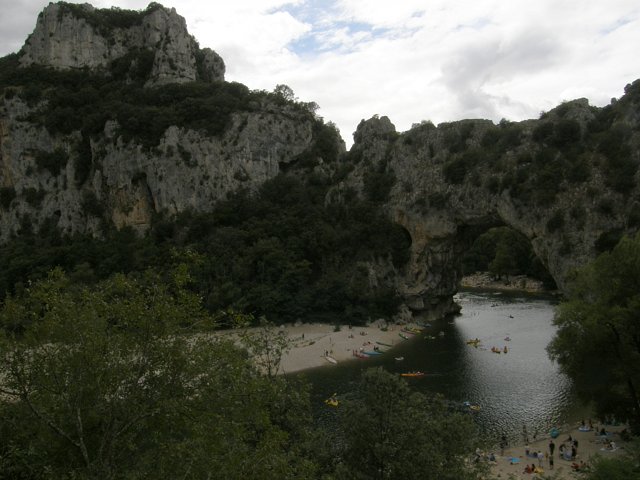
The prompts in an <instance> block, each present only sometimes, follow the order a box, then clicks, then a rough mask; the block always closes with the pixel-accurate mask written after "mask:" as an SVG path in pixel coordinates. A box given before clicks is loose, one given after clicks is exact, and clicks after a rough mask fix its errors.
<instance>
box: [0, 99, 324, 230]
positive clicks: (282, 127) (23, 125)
mask: <svg viewBox="0 0 640 480" xmlns="http://www.w3.org/2000/svg"><path fill="white" fill-rule="evenodd" d="M30 111H32V109H30V108H29V107H28V106H27V105H26V104H25V103H24V102H22V101H21V100H20V99H19V98H17V97H15V98H13V99H11V100H5V102H4V105H3V107H2V108H1V109H0V186H1V187H2V188H3V190H4V191H5V192H13V197H14V198H13V199H12V200H10V202H8V203H5V204H4V205H3V206H0V241H6V240H7V239H8V238H9V237H10V236H11V235H15V234H19V232H20V231H21V229H23V228H24V227H25V224H29V225H31V226H32V228H34V229H35V230H36V231H37V230H38V229H39V228H41V226H42V225H43V224H45V223H46V222H50V221H53V222H54V224H55V225H57V227H58V228H59V229H60V230H61V231H62V232H64V233H67V234H72V233H75V232H79V233H83V232H96V233H97V232H98V231H99V228H100V225H101V220H102V219H109V220H111V221H113V223H114V224H115V225H116V226H117V227H123V226H126V225H130V226H134V227H136V228H138V229H139V230H141V231H144V230H146V229H147V228H148V226H149V224H150V222H151V218H152V216H153V215H154V214H157V213H164V214H168V215H171V214H175V213H179V212H183V211H186V210H193V211H203V210H207V209H210V208H211V207H212V205H213V203H214V202H215V201H216V200H219V199H221V198H225V196H226V195H227V194H228V193H229V192H232V191H235V190H238V189H240V188H248V189H255V188H257V186H259V185H260V184H262V183H263V182H264V181H265V180H267V179H269V178H272V177H274V176H276V175H277V174H278V173H279V171H280V169H281V167H282V166H284V165H286V164H288V163H291V162H292V161H293V160H294V159H295V158H296V157H297V156H298V155H299V154H301V153H302V152H304V151H305V150H307V149H308V148H309V146H310V145H311V144H312V142H313V121H312V118H310V117H309V115H304V114H302V113H300V112H299V111H291V110H289V109H288V108H287V107H286V106H284V107H274V106H270V107H267V106H265V107H264V109H262V110H260V111H258V112H237V113H235V114H233V115H232V117H231V121H230V124H229V125H228V127H227V128H226V129H225V131H224V133H223V134H222V135H221V136H213V137H212V136H207V135H206V134H204V133H202V132H198V131H194V130H189V129H182V128H178V127H170V128H169V129H167V130H166V132H165V133H164V135H163V136H162V138H161V140H160V142H159V144H158V145H157V146H156V147H154V148H146V147H143V146H142V145H140V144H139V143H137V142H136V141H133V140H131V141H125V140H124V139H123V137H122V136H121V135H119V134H118V133H117V132H118V125H117V123H116V122H113V121H111V122H108V123H107V124H106V125H105V128H104V132H103V133H102V135H96V136H94V137H92V139H91V141H90V144H89V145H88V148H89V152H84V153H83V154H84V155H87V154H88V155H90V156H91V163H92V165H93V167H92V169H91V172H90V177H89V179H88V180H87V181H86V182H85V183H83V184H82V185H78V184H77V182H76V180H75V179H76V178H77V169H78V156H79V155H80V154H81V153H79V146H80V145H81V141H82V137H81V135H80V132H74V133H72V134H70V135H52V134H50V133H49V132H48V131H47V129H46V128H44V127H43V126H40V125H37V124H34V123H32V122H29V121H26V120H25V118H27V117H28V115H29V112H30ZM56 158H57V159H58V160H57V161H58V163H57V164H55V163H54V164H53V165H51V162H53V161H54V160H56ZM48 160H49V163H48Z"/></svg>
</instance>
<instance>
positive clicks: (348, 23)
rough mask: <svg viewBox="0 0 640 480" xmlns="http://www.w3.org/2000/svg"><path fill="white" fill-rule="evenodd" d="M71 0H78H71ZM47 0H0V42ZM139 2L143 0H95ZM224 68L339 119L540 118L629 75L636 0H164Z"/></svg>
mask: <svg viewBox="0 0 640 480" xmlns="http://www.w3.org/2000/svg"><path fill="white" fill-rule="evenodd" d="M72 1H74V3H83V2H77V1H75V0H72ZM48 3H49V2H47V1H46V0H0V55H5V54H7V53H10V52H15V51H17V50H18V49H19V48H20V46H21V45H22V44H23V43H24V41H25V39H26V37H27V36H28V35H29V34H30V33H31V32H32V31H33V28H34V26H35V23H36V17H37V15H38V12H39V11H41V10H42V9H43V8H44V7H45V6H46V5H47V4H48ZM91 3H93V5H94V6H96V7H100V8H105V7H111V6H117V7H120V8H130V9H136V10H137V9H143V8H145V7H146V6H147V4H148V3H149V2H148V1H142V0H93V2H91ZM160 3H162V4H163V5H165V6H167V7H175V8H176V10H177V11H178V13H179V14H180V15H182V16H183V17H185V18H186V20H187V26H188V28H189V32H190V33H191V34H192V35H194V36H195V38H196V39H197V40H198V41H199V42H200V45H201V46H202V47H210V48H212V49H213V50H215V51H217V52H218V53H219V54H220V55H221V56H222V58H223V59H224V61H225V63H226V67H227V74H226V79H227V80H229V81H237V82H241V83H244V84H245V85H247V86H248V87H249V88H251V89H266V90H273V88H274V87H275V86H276V85H277V84H281V83H284V84H287V85H289V86H290V87H291V88H292V89H293V91H294V92H295V94H296V96H297V97H299V99H300V100H302V101H305V102H310V101H315V102H316V103H318V104H319V105H320V110H319V112H318V113H319V114H320V115H322V116H323V117H324V118H325V120H326V121H333V122H334V123H336V124H337V125H338V127H339V128H340V131H341V133H342V137H343V138H344V139H345V141H346V142H347V144H348V145H350V144H351V143H352V133H353V132H354V131H355V129H356V126H357V125H358V123H359V122H360V120H361V119H363V118H370V117H371V116H372V115H374V114H379V115H381V116H382V115H386V116H388V117H389V118H390V119H391V121H392V122H393V123H394V124H395V125H396V128H397V129H398V130H399V131H404V130H407V129H409V128H410V127H411V125H412V124H413V123H418V122H420V121H422V120H431V121H433V122H434V123H436V124H437V123H440V122H445V121H453V120H460V119H463V118H488V119H491V120H494V121H499V120H500V119H501V118H506V119H508V120H523V119H526V118H537V117H538V116H539V114H540V112H541V111H546V110H549V109H551V108H553V107H554V106H556V105H558V104H559V103H561V102H562V101H564V100H572V99H575V98H580V97H586V98H588V99H589V101H590V103H591V104H592V105H597V106H603V105H605V104H607V103H609V101H610V100H611V98H612V97H620V96H621V95H622V94H623V89H624V86H625V85H626V84H627V83H630V82H632V81H633V80H635V79H637V78H640V54H639V52H640V1H638V0H582V1H575V0H571V1H568V0H525V1H523V0H461V1H456V0H394V1H389V0H294V1H286V0H209V1H202V0H165V1H161V2H160Z"/></svg>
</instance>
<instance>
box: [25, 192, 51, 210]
mask: <svg viewBox="0 0 640 480" xmlns="http://www.w3.org/2000/svg"><path fill="white" fill-rule="evenodd" d="M22 196H23V197H24V199H25V200H26V202H27V203H28V204H29V205H31V206H32V207H33V208H37V207H39V206H40V205H41V204H42V200H43V199H44V196H45V191H44V190H42V189H36V188H26V189H24V190H23V191H22Z"/></svg>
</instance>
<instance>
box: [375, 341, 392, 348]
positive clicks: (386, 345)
mask: <svg viewBox="0 0 640 480" xmlns="http://www.w3.org/2000/svg"><path fill="white" fill-rule="evenodd" d="M376 343H377V344H378V345H384V346H385V347H393V345H391V344H390V343H384V342H376Z"/></svg>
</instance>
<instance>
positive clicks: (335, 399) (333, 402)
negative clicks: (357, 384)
mask: <svg viewBox="0 0 640 480" xmlns="http://www.w3.org/2000/svg"><path fill="white" fill-rule="evenodd" d="M324 403H326V404H327V405H329V406H330V407H337V406H338V397H336V394H335V393H334V394H333V395H332V396H331V397H329V398H327V399H326V400H325V401H324Z"/></svg>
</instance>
